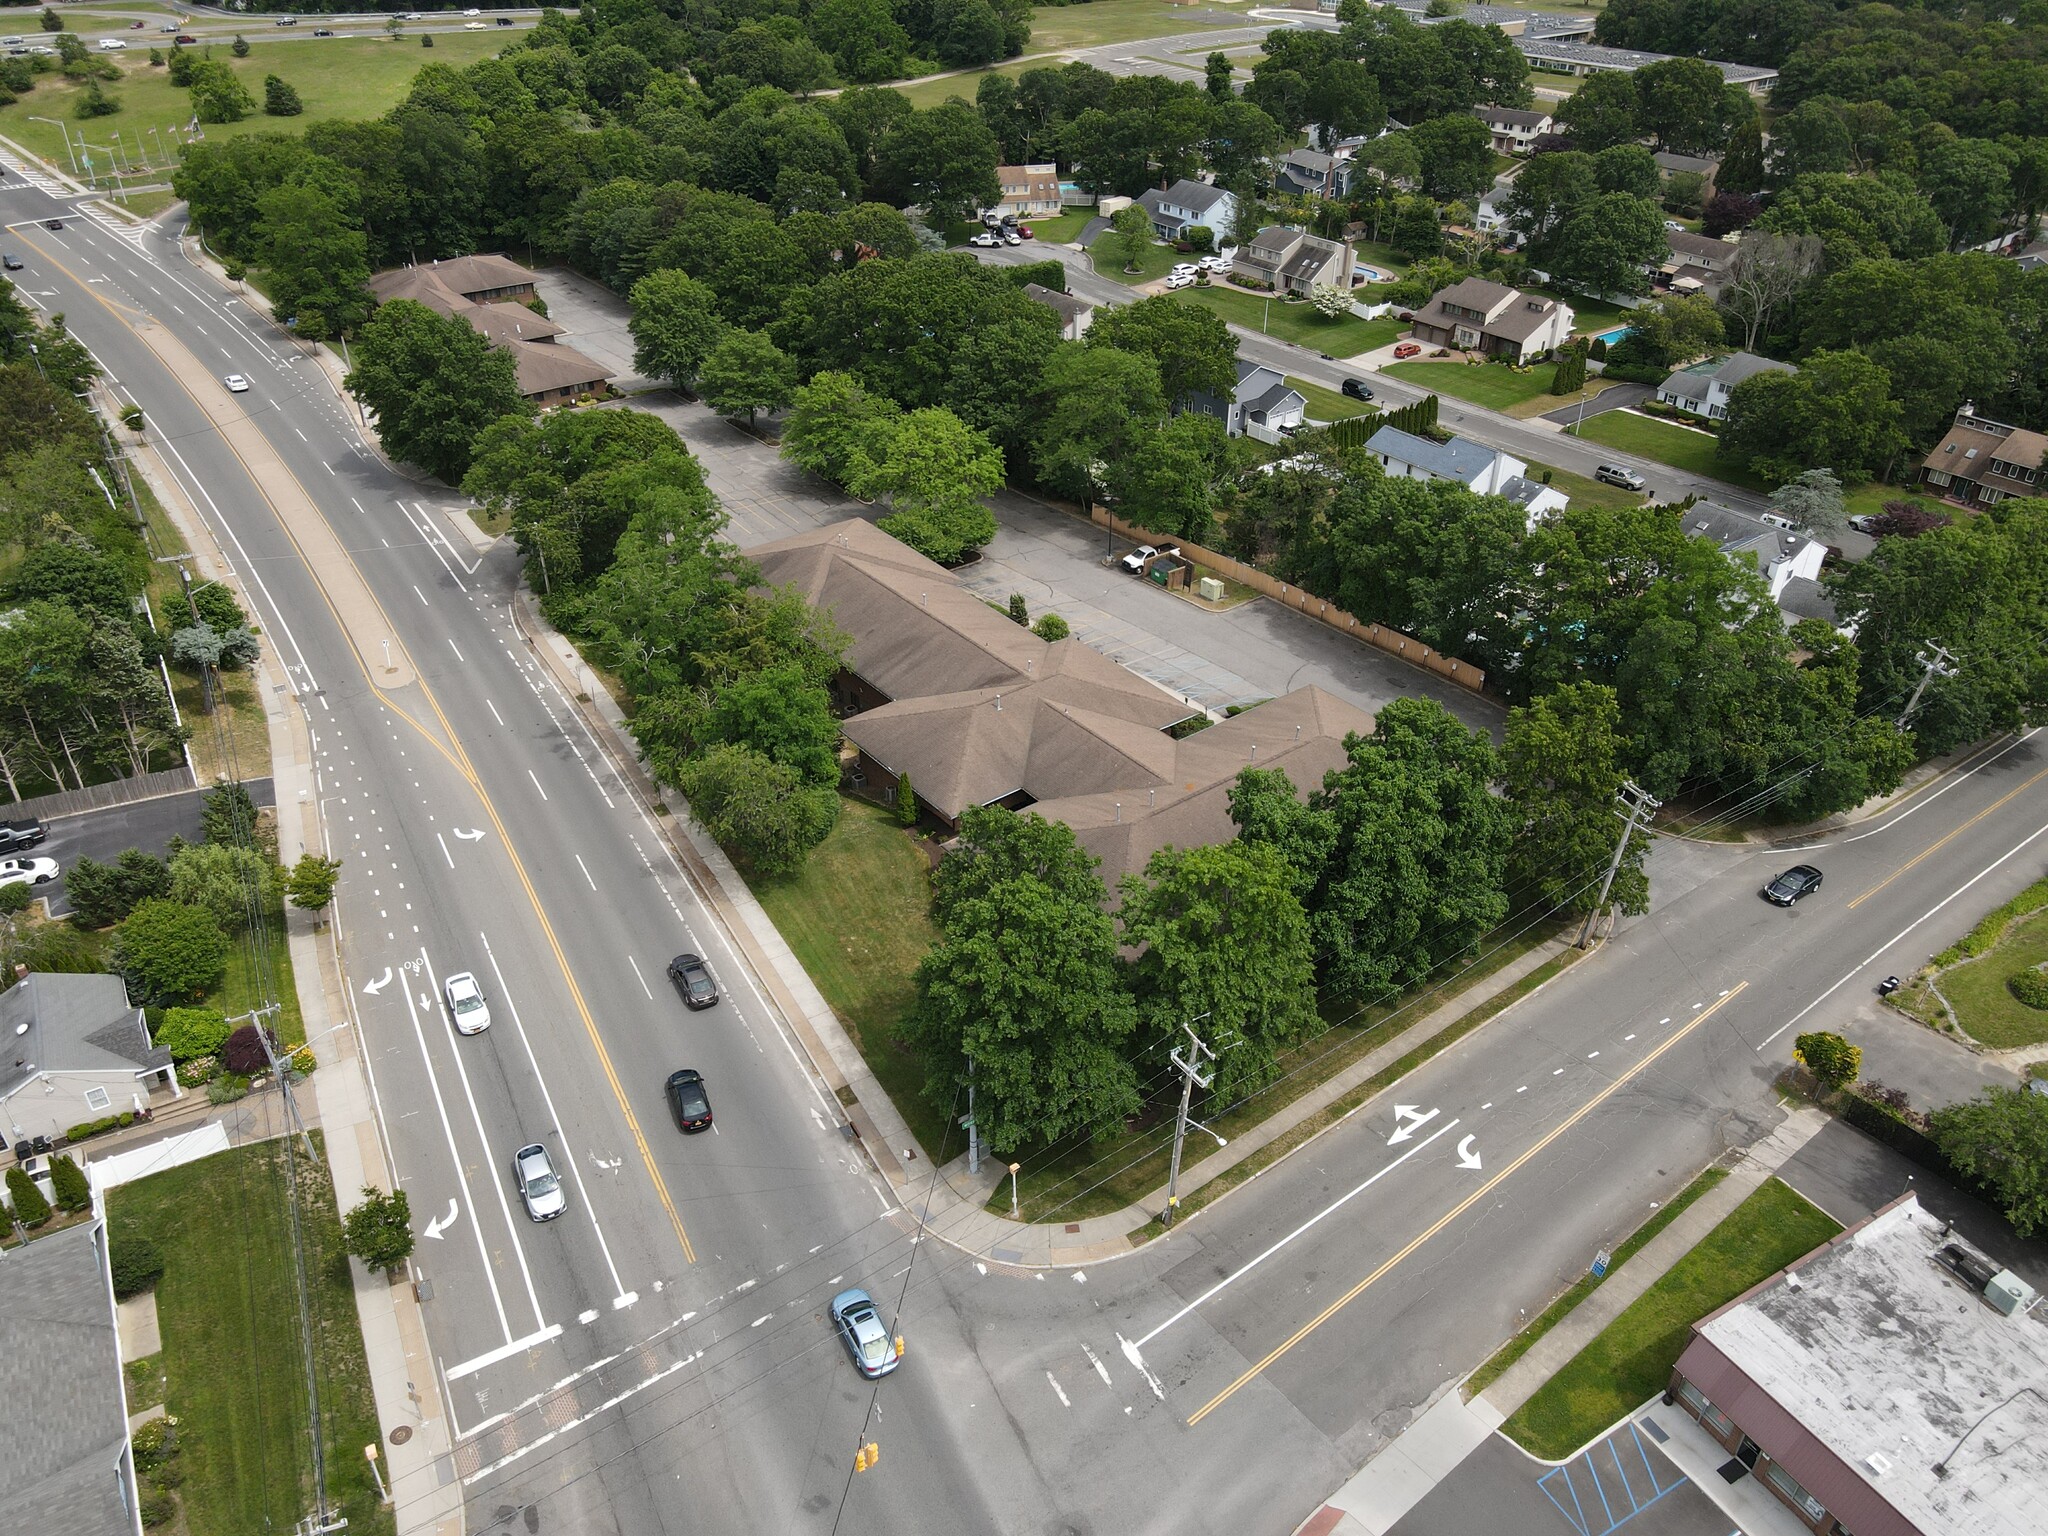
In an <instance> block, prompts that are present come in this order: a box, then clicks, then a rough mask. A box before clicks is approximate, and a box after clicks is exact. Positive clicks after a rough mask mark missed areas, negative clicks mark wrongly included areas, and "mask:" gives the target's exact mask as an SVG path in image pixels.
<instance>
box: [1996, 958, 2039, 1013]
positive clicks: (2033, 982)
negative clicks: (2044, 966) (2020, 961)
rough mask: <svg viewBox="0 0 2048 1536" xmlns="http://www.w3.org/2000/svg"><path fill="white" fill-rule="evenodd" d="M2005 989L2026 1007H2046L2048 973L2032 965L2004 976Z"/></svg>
mask: <svg viewBox="0 0 2048 1536" xmlns="http://www.w3.org/2000/svg"><path fill="white" fill-rule="evenodd" d="M2005 990H2006V991H2008V992H2010V993H2011V994H2012V995H2013V997H2014V998H2015V999H2017V1000H2018V1001H2019V1002H2020V1003H2022V1004H2024V1005H2025V1006H2026V1007H2028V1008H2043V1009H2048V974H2044V973H2043V972H2042V971H2040V970H2038V969H2036V968H2035V967H2033V966H2028V967H2027V968H2026V969H2025V970H2023V971H2014V972H2013V973H2012V974H2011V975H2010V976H2008V977H2006V978H2005Z"/></svg>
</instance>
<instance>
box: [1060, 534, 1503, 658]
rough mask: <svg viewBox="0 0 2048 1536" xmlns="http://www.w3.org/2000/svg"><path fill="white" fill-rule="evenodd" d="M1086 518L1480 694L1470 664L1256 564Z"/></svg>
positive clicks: (1179, 540) (1165, 537) (1181, 540)
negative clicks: (1176, 551) (1173, 550)
mask: <svg viewBox="0 0 2048 1536" xmlns="http://www.w3.org/2000/svg"><path fill="white" fill-rule="evenodd" d="M1091 516H1092V517H1093V519H1094V522H1095V526H1096V527H1098V528H1105V527H1106V528H1108V529H1109V530H1110V532H1112V533H1116V534H1121V535H1122V536H1123V537H1124V538H1127V539H1130V540H1131V541H1132V542H1134V543H1138V544H1154V545H1158V546H1160V547H1161V548H1165V547H1168V546H1171V545H1176V544H1177V545H1179V546H1180V551H1181V553H1182V554H1183V555H1184V556H1186V557H1187V558H1188V559H1190V560H1192V561H1194V562H1195V564H1197V565H1200V566H1206V567H1207V568H1208V569H1210V570H1212V571H1214V572H1215V573H1216V574H1217V575H1219V576H1224V577H1227V578H1229V579H1230V580H1231V581H1235V582H1238V583H1240V584H1241V585H1243V586H1247V587H1250V588H1251V589H1252V590H1253V591H1255V592H1257V593H1259V594H1260V595H1261V596H1263V597H1270V598H1271V599H1272V600H1273V601H1274V602H1276V603H1280V604H1282V605H1284V606H1286V607H1288V608H1291V609H1293V610H1294V611H1295V612H1296V613H1304V614H1307V615H1308V616H1309V617H1310V618H1312V619H1314V620H1316V621H1317V622H1318V623H1322V624H1327V625H1329V626H1330V628H1332V629H1334V630H1336V631H1337V632H1338V633H1340V634H1346V635H1349V636H1351V637H1352V638H1353V639H1354V640H1362V641H1364V642H1365V643H1366V644H1367V645H1369V646H1372V647H1373V648H1374V649H1376V650H1381V651H1385V652H1386V653H1387V654H1388V655H1390V656H1398V657H1400V658H1401V660H1403V661H1409V662H1413V663H1414V664H1415V665H1416V666H1418V667H1421V668H1423V669H1424V670H1426V671H1430V672H1434V673H1436V675H1437V676H1439V677H1446V678H1449V679H1450V680H1451V681H1452V682H1454V683H1456V684H1457V685H1458V686H1459V687H1461V688H1469V689H1471V690H1472V691H1473V692H1474V693H1481V692H1484V691H1485V688H1486V673H1485V672H1484V670H1482V669H1481V668H1479V667H1475V666H1473V665H1472V663H1471V662H1469V661H1459V660H1458V659H1457V658H1456V657H1455V656H1445V655H1443V654H1442V653H1441V652H1439V651H1437V650H1435V649H1433V648H1432V647H1430V646H1427V645H1424V644H1423V643H1422V642H1421V641H1420V640H1417V639H1416V638H1415V637H1414V636H1413V635H1404V634H1402V633H1401V632H1400V631H1399V630H1397V629H1389V628H1387V626H1386V625H1384V624H1374V623H1370V622H1368V621H1367V620H1364V619H1360V618H1357V617H1355V616H1354V615H1352V614H1348V613H1346V612H1345V611H1344V610H1343V609H1342V608H1339V607H1338V606H1337V605H1336V604H1335V603H1327V602H1324V601H1323V600H1322V599H1321V598H1319V597H1317V596H1316V595H1315V594H1314V593H1312V592H1304V591H1303V590H1302V589H1301V588H1300V587H1297V586H1291V585H1289V584H1288V583H1287V582H1284V581H1280V580H1277V579H1275V578H1274V577H1272V576H1269V575H1267V574H1266V573H1265V572H1264V571H1262V570H1260V569H1259V568H1258V567H1257V566H1255V565H1246V564H1245V563H1244V562H1243V561H1242V560H1233V559H1231V557H1230V556H1228V555H1219V554H1217V553H1216V552H1215V551H1214V550H1210V549H1204V548H1202V546H1201V545H1199V544H1191V543H1189V542H1188V541H1187V540H1186V539H1175V538H1169V537H1168V536H1167V535H1165V534H1162V533H1152V532H1150V531H1148V530H1146V529H1144V528H1140V527H1137V526H1136V525H1135V524H1132V523H1127V522H1125V521H1124V520H1123V519H1122V518H1120V517H1114V516H1112V515H1111V514H1110V513H1109V511H1108V510H1107V509H1105V508H1103V507H1096V508H1095V509H1094V510H1093V512H1092V513H1091Z"/></svg>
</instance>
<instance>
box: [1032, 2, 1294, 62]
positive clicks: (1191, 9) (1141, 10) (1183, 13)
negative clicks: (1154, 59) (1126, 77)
mask: <svg viewBox="0 0 2048 1536" xmlns="http://www.w3.org/2000/svg"><path fill="white" fill-rule="evenodd" d="M1257 25H1258V23H1257V22H1256V21H1254V20H1250V19H1248V18H1247V17H1246V15H1245V7H1243V6H1229V5H1210V6H1203V5H1193V6H1188V5H1168V4H1167V3H1166V0H1090V3H1089V4H1087V5H1041V6H1038V7H1036V8H1034V9H1033V10H1032V12H1031V41H1030V42H1029V43H1027V44H1025V47H1024V51H1025V52H1026V53H1048V52H1060V51H1065V50H1070V49H1075V48H1094V47H1097V46H1099V45H1100V44H1103V43H1128V42H1134V41H1136V40H1137V39H1139V38H1143V37H1171V36H1173V35H1174V34H1176V33H1180V32H1207V31H1214V30H1220V29H1222V28H1225V27H1243V26H1257Z"/></svg>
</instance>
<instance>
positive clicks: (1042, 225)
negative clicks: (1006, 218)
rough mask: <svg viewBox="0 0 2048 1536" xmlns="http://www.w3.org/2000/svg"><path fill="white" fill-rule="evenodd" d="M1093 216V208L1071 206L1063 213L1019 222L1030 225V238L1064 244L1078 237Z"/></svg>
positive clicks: (1052, 243) (1053, 243)
mask: <svg viewBox="0 0 2048 1536" xmlns="http://www.w3.org/2000/svg"><path fill="white" fill-rule="evenodd" d="M1094 217H1095V210H1094V209H1093V208H1073V209H1069V210H1068V211H1067V212H1065V213H1056V214H1054V215H1053V216H1052V217H1051V218H1049V219H1043V218H1041V219H1031V218H1027V219H1024V220H1021V221H1020V222H1022V223H1024V224H1026V225H1028V226H1029V227H1030V230H1031V234H1032V238H1034V239H1036V240H1040V241H1044V242H1046V243H1048V244H1051V245H1064V244H1066V243H1068V242H1069V241H1073V240H1078V239H1080V238H1081V231H1082V230H1083V229H1085V228H1086V227H1087V225H1088V221H1089V220H1090V219H1092V218H1094Z"/></svg>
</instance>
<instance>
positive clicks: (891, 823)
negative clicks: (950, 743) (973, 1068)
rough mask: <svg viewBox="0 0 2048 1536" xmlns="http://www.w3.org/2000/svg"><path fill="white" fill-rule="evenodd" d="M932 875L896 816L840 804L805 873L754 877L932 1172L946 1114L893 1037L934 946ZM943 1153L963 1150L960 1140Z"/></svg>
mask: <svg viewBox="0 0 2048 1536" xmlns="http://www.w3.org/2000/svg"><path fill="white" fill-rule="evenodd" d="M928 870H929V866H928V865H927V864H926V863H925V858H924V855H923V854H922V853H920V852H919V851H918V850H917V849H916V848H915V847H914V846H913V845H912V844H911V841H910V839H909V838H908V837H907V836H906V835H905V834H904V832H903V831H902V829H901V828H899V827H898V826H897V825H896V819H895V817H893V816H891V815H889V814H888V813H887V812H885V811H883V810H882V809H881V808H880V807H878V806H874V805H870V804H868V803H867V802H866V801H864V800H843V801H841V802H840V807H839V825H838V826H836V827H834V828H833V829H832V835H831V836H830V837H828V838H826V839H825V841H824V842H823V843H821V844H819V845H818V847H817V848H816V849H815V850H814V851H813V852H812V854H811V856H810V858H809V859H808V860H806V861H805V863H804V867H803V869H802V870H801V871H799V872H798V873H797V874H795V875H792V876H791V877H789V878H788V879H786V880H777V881H767V880H761V879H758V878H756V880H755V881H754V894H755V896H757V897H758V898H759V899H760V902H761V906H762V907H763V908H764V909H765V910H766V911H767V913H768V916H769V919H770V920H771V921H772V922H773V923H774V924H775V926H776V928H777V930H778V931H779V932H780V933H781V934H782V937H783V938H784V940H786V941H787V942H788V944H789V947H790V948H791V949H792V950H793V951H794V952H795V953H796V957H797V959H798V960H800V961H802V962H803V967H804V970H805V971H807V972H808V973H809V974H810V978H811V980H812V981H814V982H815V983H817V987H818V990H819V991H820V992H822V993H823V994H824V995H825V1001H826V1002H828V1003H830V1004H831V1005H832V1009H833V1012H835V1013H837V1014H838V1015H839V1017H840V1018H841V1019H843V1020H845V1022H846V1024H847V1026H848V1027H849V1028H850V1029H851V1030H852V1032H853V1038H854V1041H855V1043H857V1044H858V1045H859V1046H860V1053H861V1055H862V1056H863V1057H865V1058H866V1059H867V1064H868V1067H869V1068H870V1070H872V1071H873V1072H874V1074H875V1076H876V1077H877V1078H878V1079H879V1080H880V1081H881V1084H882V1086H883V1087H884V1088H885V1089H887V1090H888V1093H889V1097H890V1098H891V1099H893V1100H894V1101H895V1103H896V1108H897V1111H898V1112H899V1113H900V1114H901V1115H902V1116H903V1118H904V1119H905V1120H907V1121H909V1122H910V1129H911V1131H912V1133H913V1134H914V1135H915V1136H916V1137H917V1142H918V1146H919V1147H921V1148H922V1149H923V1151H924V1155H925V1156H926V1157H928V1158H930V1159H931V1160H932V1161H933V1162H934V1163H937V1162H939V1161H941V1158H940V1155H939V1153H940V1144H941V1142H942V1141H944V1140H945V1139H946V1137H947V1135H948V1126H947V1124H946V1106H944V1105H941V1106H939V1107H937V1108H933V1107H932V1106H931V1105H929V1104H927V1103H926V1102H925V1097H924V1069H923V1067H922V1066H921V1065H920V1064H919V1063H918V1061H917V1058H916V1057H914V1056H913V1055H911V1053H910V1049H909V1047H908V1046H907V1045H905V1044H904V1043H903V1041H902V1038H901V1036H900V1034H899V1029H900V1027H901V1025H902V1022H903V1018H904V1015H905V1014H907V1013H908V1012H909V1011H910V1005H911V1002H912V999H913V997H914V996H915V993H914V990H913V988H912V985H911V972H913V971H914V970H916V969H917V962H918V961H919V960H921V959H923V958H924V954H925V951H926V950H928V949H930V948H931V946H932V944H933V943H934V942H935V941H936V939H937V938H938V935H937V933H936V932H935V931H934V930H933V928H932V925H931V918H930V908H931V880H930V876H929V873H928ZM948 1150H949V1151H952V1152H957V1151H959V1150H960V1147H959V1137H958V1133H957V1132H954V1133H953V1136H952V1141H951V1143H950V1144H949V1146H948Z"/></svg>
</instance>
